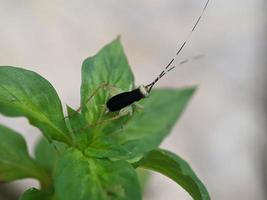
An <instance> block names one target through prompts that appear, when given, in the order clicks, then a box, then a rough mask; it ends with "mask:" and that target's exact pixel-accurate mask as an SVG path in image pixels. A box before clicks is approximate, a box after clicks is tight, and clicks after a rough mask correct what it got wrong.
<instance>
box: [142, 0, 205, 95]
mask: <svg viewBox="0 0 267 200" xmlns="http://www.w3.org/2000/svg"><path fill="white" fill-rule="evenodd" d="M209 2H210V0H207V1H206V3H205V5H204V7H203V10H202V12H201V14H200V15H199V17H198V18H197V20H196V23H195V24H194V26H193V28H192V29H191V31H190V33H189V34H188V36H187V37H186V39H185V40H184V42H183V44H182V45H181V46H180V48H179V49H178V51H177V52H176V54H175V55H174V57H173V58H172V59H171V60H170V61H169V63H168V64H167V65H166V67H165V68H164V70H163V71H162V72H161V73H160V74H159V76H158V77H157V78H156V79H155V80H154V81H153V82H152V83H150V84H148V85H146V86H145V87H146V90H147V91H148V92H150V91H151V89H152V88H153V86H154V85H155V84H156V83H157V82H158V81H159V80H160V79H161V78H162V77H163V76H164V75H165V74H166V73H168V72H170V71H171V70H173V69H174V68H175V67H176V66H173V65H172V64H173V62H174V61H175V59H176V58H177V57H178V55H179V54H180V53H181V51H182V50H183V48H184V47H185V46H186V43H187V42H188V41H189V39H190V38H191V36H192V34H193V32H194V31H195V29H196V27H197V25H198V24H199V22H200V20H201V18H202V16H203V14H204V13H205V11H206V9H207V7H208V4H209ZM183 62H187V60H184V61H182V62H180V63H179V64H184V63H183Z"/></svg>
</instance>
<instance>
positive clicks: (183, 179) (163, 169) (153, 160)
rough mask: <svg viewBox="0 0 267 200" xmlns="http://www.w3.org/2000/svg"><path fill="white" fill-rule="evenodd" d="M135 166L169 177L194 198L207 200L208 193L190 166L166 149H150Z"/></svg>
mask: <svg viewBox="0 0 267 200" xmlns="http://www.w3.org/2000/svg"><path fill="white" fill-rule="evenodd" d="M135 166H136V167H142V168H145V169H150V170H153V171H156V172H159V173H161V174H164V175H165V176H167V177H169V178H171V179H172V180H174V181H175V182H176V183H178V184H179V185H180V186H182V187H183V188H184V189H185V190H186V191H187V192H188V193H189V194H190V195H191V196H192V197H193V199H194V200H209V199H210V197H209V193H208V191H207V189H206V188H205V186H204V184H203V183H202V182H201V181H200V180H199V179H198V177H197V176H196V174H195V173H194V172H193V170H192V169H191V167H190V166H189V165H188V164H187V163H186V162H185V161H184V160H183V159H182V158H180V157H179V156H177V155H175V154H173V153H171V152H169V151H166V150H161V149H158V150H152V151H150V152H149V153H147V154H146V156H145V157H144V158H143V159H142V160H140V161H139V162H138V163H135Z"/></svg>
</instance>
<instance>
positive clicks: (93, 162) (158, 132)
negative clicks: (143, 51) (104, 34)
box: [0, 39, 210, 200]
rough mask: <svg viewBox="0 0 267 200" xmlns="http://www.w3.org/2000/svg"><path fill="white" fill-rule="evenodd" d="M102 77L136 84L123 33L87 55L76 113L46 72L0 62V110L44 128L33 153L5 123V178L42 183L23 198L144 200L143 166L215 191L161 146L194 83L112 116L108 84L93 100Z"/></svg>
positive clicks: (125, 86) (1, 169)
mask: <svg viewBox="0 0 267 200" xmlns="http://www.w3.org/2000/svg"><path fill="white" fill-rule="evenodd" d="M103 83H108V84H111V85H114V86H115V87H118V88H120V89H122V90H124V91H126V90H129V88H132V87H134V77H133V74H132V72H131V70H130V67H129V65H128V62H127V59H126V57H125V55H124V53H123V49H122V46H121V43H120V40H119V39H116V40H114V41H113V42H111V43H110V44H108V45H107V46H105V47H104V48H103V49H102V50H101V51H100V52H99V53H97V54H96V55H95V56H93V57H90V58H87V59H86V60H85V61H84V63H83V66H82V85H81V105H82V106H81V110H80V111H79V112H78V111H75V110H74V109H72V108H71V107H69V106H67V112H68V115H69V117H64V116H63V111H62V106H61V102H60V99H59V97H58V95H57V93H56V91H55V89H54V88H53V87H52V85H51V84H50V83H49V82H48V81H47V80H45V79H44V78H42V77H41V76H40V75H38V74H37V73H35V72H32V71H28V70H25V69H21V68H16V67H10V66H2V67H0V113H2V114H3V115H6V116H10V117H17V116H24V117H26V118H27V119H28V120H29V122H30V123H31V124H32V125H33V126H35V127H37V128H39V129H40V130H41V132H42V134H43V136H44V138H42V139H41V140H40V142H39V143H38V145H37V147H36V150H35V157H34V158H32V157H30V156H29V154H28V152H27V147H26V142H25V140H24V138H23V137H22V136H21V135H20V134H18V133H16V132H15V131H13V130H11V129H9V128H7V127H5V126H3V125H0V141H1V142H0V180H1V181H4V182H8V181H13V180H16V179H21V178H34V179H37V180H38V181H39V182H40V189H35V188H32V189H29V190H27V191H26V192H25V193H24V194H23V195H22V196H21V198H20V199H21V200H33V199H39V200H52V199H53V200H87V199H90V200H108V199H113V200H115V199H116V200H126V199H127V200H140V199H141V196H142V195H141V189H140V185H139V181H138V176H137V173H136V170H135V169H136V168H144V169H149V170H154V171H156V172H159V173H161V174H164V175H166V176H168V177H169V178H171V179H172V180H174V181H175V182H177V183H178V184H179V185H180V186H182V187H183V188H184V189H185V190H186V191H187V192H188V193H189V194H190V195H191V196H192V197H193V198H194V199H196V200H207V199H210V197H209V194H208V192H207V190H206V188H205V187H204V185H203V184H202V183H201V181H200V180H199V179H198V178H197V176H196V175H195V173H194V172H193V171H192V169H191V168H190V167H189V165H188V164H187V163H186V162H185V161H184V160H183V159H181V158H180V157H179V156H177V155H175V154H173V153H171V152H169V151H166V150H162V149H159V148H158V146H159V144H160V143H161V141H162V140H163V139H164V138H165V137H166V136H167V135H168V133H169V132H170V130H171V128H172V126H173V125H174V124H175V122H176V120H177V119H178V117H179V116H180V115H181V113H182V111H183V110H184V108H185V106H186V104H187V102H188V101H189V99H190V98H191V96H192V95H193V93H194V91H195V88H194V87H192V88H185V89H155V90H154V91H152V93H151V94H150V96H149V97H148V98H146V99H143V100H142V101H141V104H142V105H143V106H144V109H143V110H142V111H139V110H137V109H136V108H135V107H133V109H134V114H133V115H132V116H130V115H127V116H124V117H121V118H119V119H117V120H113V121H108V119H110V118H112V117H113V116H114V115H116V114H112V113H105V112H104V111H105V107H104V106H103V105H104V104H105V102H106V101H107V98H109V96H110V94H109V92H108V91H107V90H105V89H102V90H99V92H97V93H96V94H95V95H94V96H93V98H92V99H91V100H90V101H87V100H88V98H89V96H90V95H91V94H92V93H93V91H94V90H95V89H96V88H97V87H98V86H99V85H100V84H103ZM105 120H106V121H105ZM101 122H103V123H101ZM104 122H105V123H104Z"/></svg>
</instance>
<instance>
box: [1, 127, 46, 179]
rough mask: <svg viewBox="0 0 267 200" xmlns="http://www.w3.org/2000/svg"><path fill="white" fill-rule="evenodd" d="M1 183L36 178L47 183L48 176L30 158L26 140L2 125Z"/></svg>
mask: <svg viewBox="0 0 267 200" xmlns="http://www.w3.org/2000/svg"><path fill="white" fill-rule="evenodd" d="M0 141H1V142H0V181H4V182H5V181H13V180H16V179H21V178H36V179H39V180H41V181H44V182H45V181H46V179H47V178H46V177H47V174H46V173H45V171H44V170H42V169H41V168H40V167H38V166H37V164H36V163H35V161H34V160H33V159H31V158H30V156H29V154H28V151H27V146H26V142H25V140H24V138H23V137H22V136H21V135H20V134H18V133H16V132H15V131H13V130H11V129H9V128H7V127H4V126H2V125H0Z"/></svg>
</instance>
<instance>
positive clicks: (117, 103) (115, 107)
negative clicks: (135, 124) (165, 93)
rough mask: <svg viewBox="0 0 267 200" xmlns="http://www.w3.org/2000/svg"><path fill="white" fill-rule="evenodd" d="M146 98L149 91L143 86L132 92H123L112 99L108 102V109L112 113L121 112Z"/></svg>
mask: <svg viewBox="0 0 267 200" xmlns="http://www.w3.org/2000/svg"><path fill="white" fill-rule="evenodd" d="M146 96H148V90H147V88H146V86H144V85H141V86H140V87H138V88H137V89H134V90H132V91H130V92H122V93H120V94H117V95H115V96H113V97H111V98H110V99H109V100H108V102H107V108H108V110H109V111H110V112H115V111H119V110H121V109H123V108H125V107H126V106H129V105H131V104H132V103H134V102H136V101H139V100H140V99H142V98H145V97H146Z"/></svg>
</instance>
